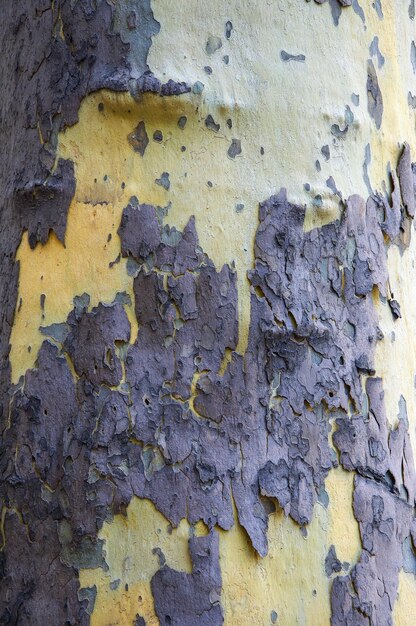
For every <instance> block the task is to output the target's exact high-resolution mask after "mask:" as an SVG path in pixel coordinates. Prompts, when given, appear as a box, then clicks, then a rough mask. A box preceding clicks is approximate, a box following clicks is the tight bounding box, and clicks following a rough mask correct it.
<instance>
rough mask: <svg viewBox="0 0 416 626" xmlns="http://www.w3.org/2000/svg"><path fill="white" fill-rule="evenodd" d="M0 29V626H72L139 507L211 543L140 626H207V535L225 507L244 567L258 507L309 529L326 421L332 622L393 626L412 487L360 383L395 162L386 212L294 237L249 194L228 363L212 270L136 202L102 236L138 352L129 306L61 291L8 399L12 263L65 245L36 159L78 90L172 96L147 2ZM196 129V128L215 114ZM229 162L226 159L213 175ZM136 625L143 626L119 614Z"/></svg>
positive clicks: (371, 370)
mask: <svg viewBox="0 0 416 626" xmlns="http://www.w3.org/2000/svg"><path fill="white" fill-rule="evenodd" d="M315 2H317V3H318V4H322V0H320V1H318V0H315ZM330 3H331V9H332V15H333V19H334V22H335V23H336V24H337V23H338V20H339V19H340V15H341V7H342V6H343V7H347V6H349V5H352V8H353V10H355V11H356V12H359V11H360V7H359V4H358V2H357V1H356V0H354V1H348V0H340V1H339V2H336V1H335V0H333V1H331V2H330ZM374 4H375V10H376V11H377V14H378V15H379V16H382V7H381V3H380V2H376V3H374ZM2 10H3V12H4V13H3V17H2V20H3V25H2V26H1V27H0V36H1V43H2V50H3V51H4V54H5V58H4V59H3V60H2V62H1V67H2V78H3V80H2V86H3V88H4V89H5V94H4V96H2V98H3V103H4V106H3V111H4V112H5V113H3V118H4V119H2V122H3V124H2V128H3V129H4V130H2V134H1V139H2V145H3V150H4V152H3V155H2V168H1V183H2V189H3V192H2V210H1V216H0V220H1V221H0V238H1V239H0V242H1V250H2V252H1V255H2V256H1V265H0V276H1V278H2V282H1V286H0V301H1V303H2V305H1V307H2V308H1V315H2V318H1V319H2V323H1V359H2V361H1V375H2V376H1V387H0V392H1V406H2V413H1V419H2V422H1V431H2V435H3V437H2V443H1V456H0V459H1V461H0V463H1V464H0V467H1V483H0V490H1V492H0V493H1V498H2V507H3V509H4V544H3V545H2V549H1V551H0V577H1V590H0V623H1V624H5V625H6V624H19V625H26V624H28V625H29V624H30V625H31V626H33V625H35V624H45V623H48V624H51V626H61V625H62V624H68V625H75V624H77V625H78V624H81V625H84V624H85V625H86V624H88V623H89V621H90V613H91V610H92V605H93V602H94V594H95V591H94V589H93V588H91V589H89V590H85V589H84V590H82V592H81V591H80V589H79V581H78V573H79V570H80V569H81V568H83V567H102V568H104V569H105V568H106V567H107V564H106V563H105V559H104V556H103V552H102V547H103V546H102V542H101V541H100V540H99V539H98V532H99V530H100V528H101V527H102V525H103V523H104V522H105V521H106V520H110V519H111V518H112V516H114V515H116V514H119V513H125V511H126V508H127V505H128V504H129V502H130V500H131V498H132V497H133V496H137V497H140V498H148V499H150V500H152V501H153V502H154V504H155V506H156V507H157V509H158V510H159V511H161V512H162V513H163V515H164V516H165V517H166V518H167V519H168V520H169V521H170V522H171V524H172V525H173V526H177V525H178V524H179V522H180V520H181V519H182V518H184V517H187V519H188V521H189V523H190V524H191V525H193V524H196V523H197V522H198V521H199V520H203V521H204V522H205V524H206V525H207V527H208V529H209V534H208V535H207V536H205V537H196V536H195V537H192V538H191V539H190V542H189V549H190V554H191V558H192V566H193V569H192V573H190V574H186V573H184V572H178V571H175V570H173V569H172V568H170V567H168V566H167V565H166V564H165V563H164V559H163V558H162V557H163V555H161V562H160V569H159V570H158V572H157V573H156V574H155V576H154V577H153V579H152V583H151V588H152V592H153V596H154V602H155V610H156V613H157V615H158V617H159V619H160V623H161V624H171V625H178V626H179V625H188V624H189V626H191V625H196V624H198V625H201V626H202V625H208V624H209V625H212V626H216V625H219V624H222V623H223V609H222V607H221V572H220V563H219V549H218V536H217V533H216V530H215V526H219V527H221V528H223V529H225V530H228V529H230V528H231V526H232V525H233V523H234V516H233V506H232V505H233V500H234V502H235V505H236V509H237V513H238V519H239V522H240V523H241V525H242V526H243V527H244V528H245V530H246V531H247V534H248V536H249V537H250V540H251V543H252V545H253V547H254V548H255V550H256V551H257V552H258V554H259V555H260V556H264V555H266V553H267V550H268V545H267V527H268V516H269V515H270V514H273V511H274V509H275V505H276V504H278V505H279V506H280V507H281V508H282V509H283V510H284V512H285V513H286V514H287V515H290V516H291V517H292V518H293V520H295V522H297V523H298V524H299V525H300V526H302V527H303V526H307V525H308V524H309V523H310V522H311V519H312V512H313V507H314V504H315V502H316V500H317V498H318V494H319V493H320V492H321V491H322V489H323V487H324V483H325V478H326V476H327V475H328V472H329V471H330V470H331V469H332V468H333V467H335V466H336V465H337V463H338V460H337V458H336V455H335V454H334V452H333V450H332V449H331V447H330V445H329V440H328V438H329V432H330V418H331V420H332V419H333V418H334V417H335V418H336V420H337V422H336V423H337V430H336V432H335V434H334V436H333V443H334V445H335V446H336V448H337V449H338V451H339V462H340V463H341V465H342V466H343V467H344V468H345V469H346V470H348V471H354V472H355V473H356V476H355V491H354V514H355V517H356V519H357V521H358V523H359V527H360V533H361V539H362V553H361V556H360V559H359V561H358V563H357V564H356V565H355V566H354V567H353V568H352V569H351V571H350V573H349V574H348V575H345V576H341V575H340V576H338V577H336V578H335V579H334V583H333V587H332V623H333V625H334V626H341V625H351V626H353V625H354V626H356V625H357V624H363V625H364V624H377V625H378V626H380V625H381V626H384V625H386V626H387V625H388V624H391V623H392V618H391V611H392V606H393V605H394V602H395V599H396V594H397V585H398V572H399V570H400V569H401V568H402V565H403V555H402V545H403V543H404V542H405V541H406V540H408V538H409V537H410V536H411V534H412V531H413V530H414V529H413V526H412V524H413V523H414V522H413V510H414V504H415V478H416V476H415V468H414V463H413V458H412V452H411V448H410V441H409V436H408V432H407V430H408V425H407V423H406V420H405V419H403V420H401V421H400V423H399V425H398V426H397V428H396V429H394V430H389V426H388V422H387V419H386V415H385V411H384V407H383V388H382V385H383V383H382V380H381V379H379V378H376V377H375V373H376V372H375V367H374V352H375V346H376V342H377V340H378V339H380V336H381V335H380V330H379V328H378V320H377V316H376V313H375V308H374V304H373V292H376V291H378V293H379V294H380V295H381V297H383V298H389V297H390V294H389V291H388V289H387V284H388V273H387V263H386V260H387V252H388V247H389V245H393V244H397V245H400V246H401V247H402V248H404V247H405V246H406V245H407V244H408V241H409V237H410V225H411V220H412V218H413V217H414V214H415V177H414V169H415V168H414V166H413V164H412V163H411V158H410V151H409V148H408V146H407V145H405V146H404V149H403V154H402V156H401V158H400V161H399V164H398V167H397V172H396V173H395V172H393V173H392V177H393V183H394V186H393V193H392V194H391V195H390V196H387V195H381V194H374V195H371V196H370V197H369V198H368V199H367V200H366V201H365V200H364V199H362V198H361V197H359V196H357V195H354V196H351V197H350V198H349V199H348V200H346V201H345V202H343V203H342V216H341V218H340V219H339V220H337V221H335V222H333V223H331V224H327V225H325V226H322V227H319V228H315V229H313V230H311V231H309V232H304V229H303V225H304V217H305V209H304V208H303V207H300V206H295V205H293V204H291V203H290V201H288V199H287V197H286V192H285V191H284V190H281V191H280V193H279V194H277V195H275V196H272V197H270V198H268V199H266V200H265V201H262V200H263V199H262V198H259V201H260V202H261V204H260V208H259V224H258V228H257V233H256V237H255V261H254V266H253V267H252V269H251V270H250V272H249V273H248V280H249V282H250V285H251V316H250V329H249V339H248V347H247V350H246V351H245V353H244V354H243V355H241V354H238V353H237V352H236V348H237V343H238V322H237V319H238V315H237V287H236V284H237V281H236V274H235V271H234V270H233V268H232V267H229V266H228V265H224V266H223V267H222V268H221V269H219V268H216V267H215V266H214V263H213V262H212V260H211V259H210V258H209V257H208V256H207V255H206V254H205V253H204V251H203V250H202V249H201V248H200V246H199V243H198V236H197V228H196V224H195V220H194V219H193V218H191V219H190V221H189V222H188V224H187V225H186V227H185V228H184V230H183V231H182V232H180V231H178V230H176V229H175V228H173V227H172V228H170V227H169V226H167V225H163V224H162V223H161V221H160V219H159V217H158V213H157V210H156V208H155V207H153V206H151V205H149V204H140V203H139V201H138V200H137V199H136V198H135V197H133V198H132V199H131V201H130V203H129V205H128V206H126V207H125V209H124V212H123V217H122V221H121V224H120V226H119V231H118V232H119V236H120V242H121V254H122V255H123V256H124V257H127V258H128V271H129V275H130V277H131V281H132V282H133V284H134V296H135V302H134V306H135V314H136V317H137V322H138V327H139V332H138V335H137V338H136V340H135V341H134V342H132V341H131V339H130V324H129V321H128V318H127V315H126V312H125V309H124V306H123V305H124V304H125V302H126V294H119V295H118V296H117V298H116V299H115V301H114V303H113V304H112V305H104V304H99V305H98V306H97V307H95V308H93V309H92V310H90V309H89V297H88V294H79V296H78V297H77V298H76V299H75V300H74V309H73V311H72V312H71V313H70V315H69V316H68V319H67V320H66V321H65V322H64V323H62V324H54V325H53V326H51V327H49V328H48V329H44V334H45V335H48V338H47V339H45V341H44V343H43V345H42V348H41V350H40V352H39V354H38V358H37V363H36V367H35V368H34V369H32V370H29V371H27V372H26V374H25V376H24V379H23V380H21V381H20V382H19V384H18V385H17V386H15V387H13V388H12V387H11V385H10V364H9V361H8V354H9V335H10V329H11V326H12V324H13V315H14V310H15V307H16V294H17V280H18V267H17V265H16V263H15V255H16V250H17V247H18V245H19V242H20V240H21V237H22V233H23V231H24V230H27V231H28V233H29V242H30V245H31V246H32V247H34V246H35V245H36V243H37V242H38V241H40V242H42V243H44V242H45V241H46V240H47V238H48V235H49V232H50V231H51V230H53V231H54V232H55V233H56V235H57V236H58V238H60V239H61V240H62V241H63V240H64V237H65V227H66V215H67V211H68V207H69V204H70V202H71V199H72V197H73V194H74V190H75V180H74V168H73V164H72V163H71V162H69V161H64V160H58V161H57V162H56V138H57V132H58V131H59V130H62V129H63V128H65V127H66V126H68V125H71V124H74V123H76V121H77V111H78V107H79V105H80V102H81V99H82V98H83V97H84V96H85V95H86V94H88V93H90V92H92V91H94V90H97V89H99V88H103V87H106V88H109V89H114V90H128V89H129V90H130V91H131V93H132V94H133V96H134V97H138V95H139V94H140V93H141V92H145V91H150V92H153V93H156V94H159V95H160V96H169V97H175V96H178V95H180V94H183V93H186V92H188V91H189V87H188V86H187V85H186V84H185V83H176V82H174V81H172V80H168V81H167V82H166V83H165V84H161V83H160V81H158V80H157V79H156V78H155V77H154V76H153V75H152V74H151V73H150V72H149V69H148V67H147V64H146V57H147V51H148V49H149V46H150V41H151V40H150V38H151V36H152V34H154V33H156V32H157V30H158V24H157V23H156V22H155V20H154V19H153V16H152V12H151V9H150V3H149V0H143V1H141V2H139V1H138V2H120V3H119V4H118V5H117V8H114V7H112V6H111V5H110V3H107V2H105V1H104V0H102V1H101V2H97V3H92V2H87V1H83V2H75V3H69V2H63V1H62V2H56V1H55V2H54V3H50V2H49V1H48V0H44V1H43V2H41V1H40V0H38V1H37V2H33V1H30V2H29V0H28V1H27V2H26V3H25V6H23V5H21V4H20V5H19V7H18V8H17V5H16V4H12V3H10V2H8V3H7V4H6V5H5V7H2ZM380 19H381V17H380ZM133 32H134V33H135V34H134V36H133V34H132V33H133ZM227 32H231V30H230V29H229V30H228V31H227ZM209 43H210V45H211V46H214V48H213V49H216V48H215V45H216V43H215V41H211V42H209ZM207 45H208V44H207ZM208 53H209V51H208ZM285 54H287V53H285ZM282 58H283V57H282ZM284 60H292V61H293V60H295V61H303V60H304V59H301V58H296V57H293V56H291V55H288V56H287V59H284ZM367 76H368V80H367V91H368V109H369V112H370V114H371V116H372V117H373V119H374V122H375V125H376V127H377V128H379V127H380V125H381V124H382V114H383V100H382V95H381V92H380V89H379V85H378V81H377V75H376V70H375V68H374V64H373V62H372V61H371V60H369V62H368V67H367ZM7 110H9V111H12V112H13V119H12V118H11V117H10V115H9V114H7ZM181 120H182V121H181ZM184 123H186V119H185V121H183V118H181V119H180V120H179V121H178V124H179V125H180V127H183V126H181V124H184ZM205 123H206V126H207V127H208V128H209V129H211V130H214V131H216V130H217V124H216V122H215V120H214V119H213V118H212V117H211V119H208V118H207V119H206V120H205ZM140 124H143V122H140ZM140 124H139V125H138V126H137V128H136V130H135V131H134V133H133V134H132V136H129V138H126V140H128V141H130V143H131V144H132V146H133V148H134V149H135V150H136V151H138V152H139V154H140V155H141V156H143V155H144V152H145V150H146V147H147V142H148V137H147V134H146V131H145V128H144V124H143V126H140ZM347 129H348V126H347ZM336 130H337V129H335V131H336ZM339 130H340V129H339V127H338V131H339ZM335 131H334V132H335ZM342 132H343V131H342ZM299 149H302V147H301V146H300V147H299ZM240 152H241V144H240V140H233V142H232V144H231V146H230V149H229V152H228V154H229V156H230V157H231V158H234V157H236V156H238V155H239V153H240ZM160 180H162V178H161V179H160ZM165 184H167V183H166V177H165ZM390 305H391V310H392V314H393V315H394V316H395V317H397V318H398V317H399V315H400V307H399V303H397V302H396V301H395V300H394V299H392V298H391V302H390ZM363 375H365V376H367V377H368V378H367V381H366V395H365V396H364V395H363V393H362V376H363ZM365 398H368V405H367V403H365V402H364V401H363V400H364V399H365ZM231 494H232V495H231ZM326 567H327V574H328V576H329V575H331V574H332V573H333V572H337V573H338V572H340V571H341V563H340V562H339V561H338V559H337V558H336V553H335V550H334V551H330V553H329V554H328V557H327V561H326ZM135 623H136V624H142V623H144V620H143V618H142V617H140V615H139V614H137V618H136V620H135Z"/></svg>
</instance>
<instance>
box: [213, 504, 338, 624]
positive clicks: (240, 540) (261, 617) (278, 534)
mask: <svg viewBox="0 0 416 626" xmlns="http://www.w3.org/2000/svg"><path fill="white" fill-rule="evenodd" d="M327 524H328V520H327V512H326V511H325V509H323V508H322V507H321V506H319V505H318V506H317V507H316V508H315V511H314V516H313V520H312V522H311V524H310V525H309V526H308V529H307V537H306V538H304V537H303V536H302V534H301V531H300V528H299V526H298V525H297V524H295V523H294V522H293V521H292V520H291V519H290V518H289V517H287V518H286V517H284V515H283V513H282V512H277V513H273V514H272V515H270V516H269V531H268V540H269V553H268V554H267V556H266V557H264V558H263V559H261V558H260V557H258V556H257V555H256V553H255V552H254V550H253V548H252V546H251V543H250V540H249V539H248V537H247V535H246V533H245V531H244V530H243V528H242V527H241V526H240V525H239V524H237V525H235V526H234V527H233V528H232V529H231V530H229V531H226V532H224V531H220V565H221V573H222V581H223V591H222V596H221V604H222V606H223V608H224V612H225V620H224V625H225V626H234V625H235V624H244V625H247V626H248V625H249V624H256V626H257V625H259V626H269V624H271V623H272V622H271V615H272V611H275V612H276V613H277V615H278V620H277V622H276V623H278V624H302V625H305V626H306V625H308V626H316V625H317V624H329V621H330V606H329V586H330V581H329V579H328V578H327V577H326V575H325V570H324V561H325V557H326V554H327V544H326V533H327Z"/></svg>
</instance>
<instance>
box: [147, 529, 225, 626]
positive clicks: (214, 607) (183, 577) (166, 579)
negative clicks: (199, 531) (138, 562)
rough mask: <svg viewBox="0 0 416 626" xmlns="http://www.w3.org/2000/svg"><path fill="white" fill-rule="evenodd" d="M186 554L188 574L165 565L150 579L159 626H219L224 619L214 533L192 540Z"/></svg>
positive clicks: (215, 534)
mask: <svg viewBox="0 0 416 626" xmlns="http://www.w3.org/2000/svg"><path fill="white" fill-rule="evenodd" d="M189 551H190V553H191V559H192V574H186V573H184V572H177V571H175V570H173V569H171V568H170V567H168V566H166V565H165V566H164V567H162V568H161V569H159V570H158V571H157V572H156V574H155V575H154V576H153V578H152V581H151V587H152V593H153V597H154V601H155V611H156V615H157V616H158V618H159V621H160V624H161V626H162V625H163V626H220V625H221V624H222V623H223V621H224V620H223V614H222V609H221V605H220V603H219V600H220V596H221V572H220V567H219V545H218V535H217V533H215V532H211V533H210V534H209V535H207V536H205V537H192V538H191V539H190V540H189Z"/></svg>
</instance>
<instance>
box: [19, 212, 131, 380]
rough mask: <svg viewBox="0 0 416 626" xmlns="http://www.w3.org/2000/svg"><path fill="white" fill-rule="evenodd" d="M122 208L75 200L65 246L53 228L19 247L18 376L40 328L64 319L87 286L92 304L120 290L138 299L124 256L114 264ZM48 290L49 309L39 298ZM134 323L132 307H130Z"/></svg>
mask: <svg viewBox="0 0 416 626" xmlns="http://www.w3.org/2000/svg"><path fill="white" fill-rule="evenodd" d="M120 218H121V210H120V208H115V207H114V206H113V205H112V204H111V203H108V204H97V205H95V206H93V205H91V204H84V203H82V202H77V201H76V200H75V201H74V202H73V203H72V204H71V207H70V209H69V215H68V226H67V231H66V237H65V246H64V245H62V243H61V242H60V241H59V240H58V239H57V238H56V236H55V235H54V234H51V236H50V237H49V240H48V241H47V243H46V244H45V245H41V244H38V245H37V246H36V248H35V249H34V250H31V248H30V246H29V243H28V238H27V233H26V234H25V235H24V237H23V239H22V242H21V244H20V247H19V249H18V252H17V259H18V261H19V262H20V275H19V298H18V306H17V311H16V316H15V322H14V325H13V329H12V335H11V345H12V349H11V354H10V361H11V364H12V377H13V382H17V381H18V379H19V377H20V376H21V375H23V374H24V373H25V371H26V370H27V369H28V368H30V367H33V365H34V363H35V360H36V355H37V352H38V349H39V348H40V346H41V344H42V341H43V340H44V339H45V336H44V335H42V333H41V332H40V330H39V328H40V327H41V326H48V325H50V324H53V323H56V322H64V321H65V320H66V318H67V315H68V313H69V312H70V311H71V309H72V308H73V298H74V296H77V295H81V294H82V293H84V292H86V293H88V294H89V295H90V297H91V306H96V305H97V304H98V303H99V302H112V301H113V299H114V297H115V295H116V294H117V292H120V291H126V292H127V293H128V294H129V295H130V297H131V301H132V304H134V298H133V290H132V280H131V278H130V277H129V276H128V275H127V272H126V263H125V260H123V259H121V260H120V262H119V263H115V264H114V265H113V266H112V267H110V263H112V262H113V261H115V260H116V258H117V256H118V254H119V253H120V242H119V238H118V235H117V228H118V226H119V223H120ZM42 294H44V295H45V303H44V310H43V311H42V309H41V305H40V300H41V295H42ZM126 311H127V313H128V315H129V318H130V323H131V324H132V334H133V337H134V334H135V332H136V328H137V323H136V321H135V317H134V311H133V307H129V306H127V307H126Z"/></svg>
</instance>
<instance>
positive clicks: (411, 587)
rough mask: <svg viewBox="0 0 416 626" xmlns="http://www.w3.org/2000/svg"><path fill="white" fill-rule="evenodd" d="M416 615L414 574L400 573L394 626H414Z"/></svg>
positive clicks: (415, 581) (394, 611) (415, 582)
mask: <svg viewBox="0 0 416 626" xmlns="http://www.w3.org/2000/svg"><path fill="white" fill-rule="evenodd" d="M415 615H416V580H415V576H414V574H408V573H406V572H403V571H402V572H400V574H399V589H398V598H397V601H396V604H395V605H394V610H393V623H394V626H414V623H415Z"/></svg>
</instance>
